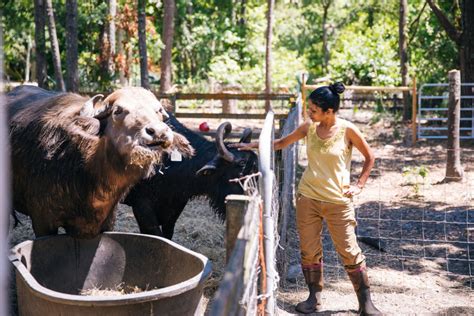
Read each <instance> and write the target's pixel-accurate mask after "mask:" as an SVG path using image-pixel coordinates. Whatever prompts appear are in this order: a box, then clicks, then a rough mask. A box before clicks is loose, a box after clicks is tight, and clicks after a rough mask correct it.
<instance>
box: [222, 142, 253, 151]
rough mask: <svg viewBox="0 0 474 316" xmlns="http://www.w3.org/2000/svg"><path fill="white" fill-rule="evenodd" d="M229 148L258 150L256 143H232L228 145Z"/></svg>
mask: <svg viewBox="0 0 474 316" xmlns="http://www.w3.org/2000/svg"><path fill="white" fill-rule="evenodd" d="M227 147H229V148H237V150H253V149H256V148H258V143H233V144H228V145H227Z"/></svg>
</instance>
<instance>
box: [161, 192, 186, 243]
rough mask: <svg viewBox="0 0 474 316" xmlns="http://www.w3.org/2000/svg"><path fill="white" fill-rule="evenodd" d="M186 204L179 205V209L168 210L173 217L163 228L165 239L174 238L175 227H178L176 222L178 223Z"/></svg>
mask: <svg viewBox="0 0 474 316" xmlns="http://www.w3.org/2000/svg"><path fill="white" fill-rule="evenodd" d="M186 203H187V201H186ZM186 203H183V204H181V205H177V207H176V208H173V209H167V212H169V213H171V216H170V217H169V219H168V221H166V223H165V224H163V227H162V229H163V237H165V238H168V239H171V238H173V234H174V226H175V225H176V222H177V221H178V218H179V216H180V215H181V213H182V212H183V209H184V207H185V206H186Z"/></svg>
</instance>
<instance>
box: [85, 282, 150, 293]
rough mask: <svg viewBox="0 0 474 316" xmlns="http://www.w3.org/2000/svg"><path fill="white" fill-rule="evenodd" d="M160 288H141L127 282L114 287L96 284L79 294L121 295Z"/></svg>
mask: <svg viewBox="0 0 474 316" xmlns="http://www.w3.org/2000/svg"><path fill="white" fill-rule="evenodd" d="M157 289H158V288H156V287H155V288H148V286H147V287H146V288H145V289H142V288H139V287H138V286H136V285H135V286H131V285H127V284H125V283H123V282H122V283H119V284H117V285H116V286H115V287H114V288H102V287H101V286H94V287H93V288H90V289H82V290H80V291H79V295H83V296H120V295H125V294H136V293H142V292H146V291H151V290H157Z"/></svg>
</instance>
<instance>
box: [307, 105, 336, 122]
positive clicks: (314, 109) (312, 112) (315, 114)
mask: <svg viewBox="0 0 474 316" xmlns="http://www.w3.org/2000/svg"><path fill="white" fill-rule="evenodd" d="M308 105H309V106H308V110H307V112H308V117H309V118H310V119H311V121H313V122H321V121H322V120H324V118H325V117H326V116H327V115H329V114H331V113H332V109H328V110H327V111H326V112H324V111H323V109H322V108H320V107H319V106H317V105H316V104H314V103H313V101H311V100H309V104H308Z"/></svg>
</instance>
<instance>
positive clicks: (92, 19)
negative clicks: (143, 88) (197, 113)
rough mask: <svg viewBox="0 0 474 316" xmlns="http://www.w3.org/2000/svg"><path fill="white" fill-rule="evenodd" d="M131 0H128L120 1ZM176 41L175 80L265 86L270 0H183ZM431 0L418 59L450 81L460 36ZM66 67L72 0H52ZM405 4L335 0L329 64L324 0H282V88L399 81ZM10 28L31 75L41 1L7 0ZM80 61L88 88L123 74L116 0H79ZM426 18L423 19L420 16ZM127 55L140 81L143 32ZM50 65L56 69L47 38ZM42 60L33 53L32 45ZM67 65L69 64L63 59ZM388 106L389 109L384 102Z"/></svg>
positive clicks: (276, 40)
mask: <svg viewBox="0 0 474 316" xmlns="http://www.w3.org/2000/svg"><path fill="white" fill-rule="evenodd" d="M125 3H128V4H133V3H134V1H131V0H119V1H118V11H120V10H121V9H122V8H123V6H124V5H125ZM437 3H438V5H439V6H440V7H441V9H442V10H443V12H445V14H446V15H447V16H448V18H449V19H450V20H451V21H453V22H454V23H455V24H456V25H458V26H459V17H460V12H459V10H456V9H455V7H454V6H453V3H452V2H451V1H437ZM176 5H177V11H176V19H175V37H174V46H173V52H172V54H173V71H174V74H173V81H174V83H177V84H182V85H191V86H193V87H199V89H202V90H203V91H206V90H208V88H207V87H206V85H207V84H208V82H209V81H210V80H213V81H217V82H219V83H221V84H239V85H241V86H242V88H243V89H244V90H247V91H251V90H252V91H261V90H262V89H263V86H264V69H265V31H266V27H267V26H266V23H267V21H266V11H267V2H266V1H263V0H246V1H231V0H196V1H188V0H176ZM424 5H425V0H413V1H409V12H408V27H409V29H408V37H409V40H410V42H409V64H410V66H409V69H410V73H411V75H416V76H417V79H418V82H444V81H446V73H447V71H448V70H449V69H451V68H457V67H459V60H458V51H457V47H456V45H455V44H454V43H453V42H452V41H451V40H449V38H448V37H447V35H446V33H445V31H444V30H443V28H442V27H441V26H440V25H439V22H438V20H437V19H436V17H435V16H434V14H433V13H432V12H431V10H430V9H429V7H425V9H424V11H423V12H422V14H421V15H420V10H421V9H422V8H423V6H424ZM53 6H54V9H55V15H56V27H57V33H58V40H59V44H60V51H61V58H62V63H63V67H64V66H65V49H66V43H65V29H64V25H65V18H66V12H65V0H53ZM398 6H399V2H398V1H396V0H332V1H331V5H330V7H329V10H328V11H327V16H326V27H327V47H328V48H329V53H330V55H329V65H328V68H327V69H328V73H325V70H324V69H325V67H324V66H323V65H324V52H323V18H324V11H323V1H321V0H314V1H309V0H299V1H288V0H284V1H277V2H276V6H275V11H274V14H275V17H274V29H273V43H272V44H273V45H272V46H273V70H272V76H273V78H272V82H273V89H277V88H278V87H280V86H286V87H290V88H291V87H293V86H294V85H295V84H296V81H295V75H296V74H297V73H301V72H303V71H306V72H308V73H309V82H310V83H311V80H312V79H313V78H317V77H321V76H330V77H331V79H332V80H342V81H344V82H345V83H346V84H359V85H398V84H400V74H399V72H400V71H399V58H398V12H399V11H398V9H399V8H398ZM0 10H1V11H2V12H3V15H2V17H1V23H2V27H3V34H4V56H5V75H6V77H7V79H9V80H13V81H21V80H23V79H24V78H25V63H26V54H27V47H28V39H31V41H32V42H34V9H33V1H29V0H17V1H13V0H5V1H2V2H1V3H0ZM78 11H79V20H78V28H79V34H80V36H79V43H78V47H79V71H80V80H81V88H82V89H87V90H90V89H98V90H103V89H110V88H113V87H114V86H115V85H116V84H117V81H118V78H117V76H118V75H117V74H115V75H114V76H113V77H107V76H104V74H103V73H102V71H101V69H100V67H99V63H98V60H99V59H100V54H101V41H100V34H101V32H102V30H103V27H104V25H105V21H106V17H107V2H106V1H102V0H89V1H78ZM146 12H147V15H148V18H149V19H150V21H151V22H152V24H153V27H152V29H151V31H147V46H148V57H149V61H150V71H151V73H153V74H154V75H155V76H157V77H159V65H160V58H161V49H162V48H163V43H162V40H161V36H162V29H163V25H162V23H163V1H162V0H150V1H148V4H147V8H146ZM418 16H419V20H418V21H417V20H416V19H417V17H418ZM129 43H130V49H131V52H132V55H131V56H130V59H129V60H128V61H127V63H128V64H129V66H130V69H131V71H132V74H131V78H132V84H133V83H136V82H138V77H139V72H138V60H139V58H138V57H139V56H138V40H137V35H136V34H135V35H134V36H132V37H131V39H130V41H129ZM46 44H47V47H46V50H47V52H46V58H47V61H48V65H47V66H48V73H49V75H50V76H51V77H53V75H52V74H53V66H52V58H51V49H50V45H49V41H48V40H47V43H46ZM31 61H32V62H34V54H33V55H32V60H31ZM64 68H65V67H64ZM379 110H382V109H381V108H380V109H379Z"/></svg>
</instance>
